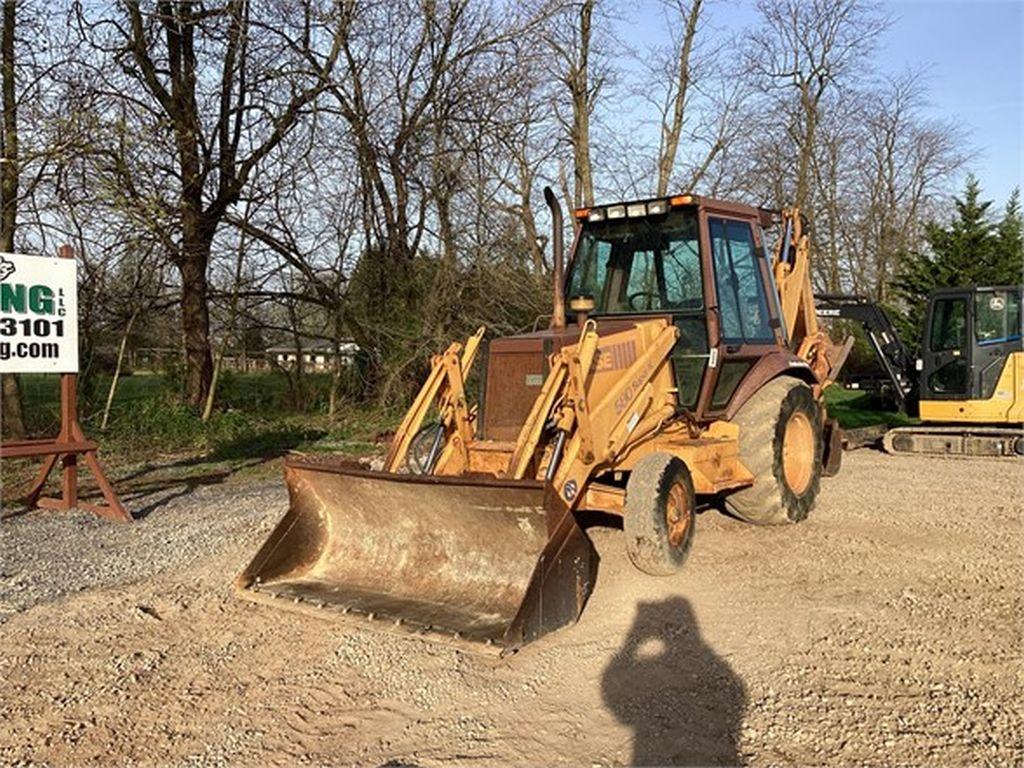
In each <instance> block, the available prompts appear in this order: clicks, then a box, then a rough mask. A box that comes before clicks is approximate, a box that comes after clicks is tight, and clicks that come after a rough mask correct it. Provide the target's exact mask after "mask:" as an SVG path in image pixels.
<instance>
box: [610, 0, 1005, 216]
mask: <svg viewBox="0 0 1024 768" xmlns="http://www.w3.org/2000/svg"><path fill="white" fill-rule="evenodd" d="M882 7H883V10H884V11H885V12H887V13H888V14H889V15H890V16H891V18H892V25H891V26H890V27H889V28H888V29H887V30H886V31H885V33H883V35H882V36H881V37H880V39H879V40H878V47H877V50H876V51H875V53H874V54H873V57H872V58H873V63H874V64H875V67H876V68H877V69H878V70H879V71H880V72H882V73H891V74H901V73H903V72H905V71H907V70H908V69H909V70H914V71H918V70H922V69H923V70H924V72H925V76H926V83H927V85H928V95H929V99H930V103H929V104H928V107H927V110H928V113H929V114H931V115H933V116H935V117H938V118H949V119H953V120H955V121H957V122H959V123H960V124H961V126H962V127H963V128H964V129H965V130H966V131H967V133H968V136H969V137H970V142H971V148H972V149H974V150H975V151H976V152H977V153H978V156H977V158H976V159H975V160H974V161H973V162H972V163H971V165H970V167H969V170H971V171H973V172H974V174H975V175H976V176H977V177H978V180H979V182H980V183H981V185H982V191H983V194H984V197H985V198H986V199H994V200H995V201H996V205H997V206H1002V205H1003V204H1004V203H1005V201H1006V199H1007V197H1008V196H1009V194H1010V191H1011V190H1012V189H1013V188H1014V187H1017V186H1024V184H1022V177H1024V157H1022V152H1021V145H1022V143H1024V122H1022V98H1021V96H1022V92H1024V54H1022V49H1024V0H906V1H904V2H883V3H882ZM709 13H710V14H711V17H710V18H711V22H712V23H713V24H714V25H715V26H716V27H719V28H728V29H739V28H742V27H744V26H750V25H753V24H755V23H756V22H757V13H756V10H755V7H754V2H753V0H720V2H718V3H714V4H709ZM619 18H620V22H619V25H618V26H619V29H618V34H619V35H620V37H621V39H622V40H623V41H624V42H625V43H626V44H627V45H630V46H631V47H634V48H636V49H638V50H643V48H644V46H645V45H649V44H651V43H656V44H657V43H667V42H668V33H667V31H666V29H665V23H664V18H665V17H664V13H663V12H662V10H661V6H660V4H659V2H658V0H638V2H637V4H636V5H635V6H632V7H629V8H628V9H627V8H626V7H623V8H622V9H621V14H620V17H619Z"/></svg>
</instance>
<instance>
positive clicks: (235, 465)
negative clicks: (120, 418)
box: [2, 427, 327, 520]
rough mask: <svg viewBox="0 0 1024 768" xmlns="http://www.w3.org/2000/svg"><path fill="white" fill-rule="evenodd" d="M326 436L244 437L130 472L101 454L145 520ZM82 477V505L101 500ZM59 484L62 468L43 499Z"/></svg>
mask: <svg viewBox="0 0 1024 768" xmlns="http://www.w3.org/2000/svg"><path fill="white" fill-rule="evenodd" d="M326 435H327V433H326V432H325V431H323V430H318V429H306V428H299V427H294V428H286V429H280V430H274V431H273V432H264V433H260V434H257V435H252V436H243V437H240V438H238V439H236V440H232V441H230V442H225V443H223V444H221V445H218V446H217V447H216V448H215V449H214V450H213V451H211V452H210V453H207V454H205V455H202V456H189V457H186V458H182V459H178V460H175V461H167V462H159V461H150V462H146V463H144V464H142V465H141V466H138V467H136V468H135V469H134V470H133V471H132V472H129V473H128V474H121V473H117V472H110V468H109V466H106V463H105V462H104V460H103V457H102V456H101V457H100V461H101V463H104V465H105V468H106V469H107V470H108V476H109V477H110V479H111V481H112V482H113V484H114V488H115V490H116V491H117V493H118V496H119V497H120V499H121V502H122V503H123V504H124V506H125V508H126V509H127V510H128V512H129V513H130V514H131V515H132V517H133V518H135V519H136V520H141V519H143V518H145V517H147V516H148V515H150V514H151V513H153V512H154V511H156V510H157V509H160V508H161V507H163V506H166V505H167V504H169V503H170V502H172V501H174V500H175V499H180V498H182V497H185V496H188V495H190V494H192V493H193V492H194V491H195V490H196V489H197V488H200V487H202V486H208V485H218V484H220V483H223V482H225V481H227V480H228V479H229V478H230V477H231V476H232V475H234V474H236V473H238V472H240V471H242V470H247V469H253V468H255V467H259V466H262V465H264V464H267V463H269V462H271V461H274V460H275V459H279V458H281V457H282V456H285V455H286V454H287V453H288V452H289V451H292V450H295V449H296V448H298V447H299V446H300V445H303V444H306V443H310V442H313V441H315V440H319V439H321V438H323V437H325V436H326ZM79 477H80V480H81V481H82V482H83V484H82V487H81V492H80V498H81V499H82V500H83V501H92V502H101V501H102V498H101V497H100V495H99V491H98V489H97V488H96V487H95V485H94V483H93V482H91V481H92V478H91V477H90V475H89V474H88V473H87V472H86V473H80V474H79ZM59 481H60V472H59V467H58V468H57V469H55V470H54V471H53V473H52V474H51V475H50V482H49V487H48V489H47V491H46V492H44V495H47V494H49V493H54V494H55V493H59V491H58V490H57V489H56V488H55V487H54V486H56V485H57V484H58V483H59ZM14 506H16V505H14ZM25 511H26V510H24V509H15V510H13V511H11V512H8V513H7V514H5V515H3V516H2V517H3V518H7V517H16V516H17V515H19V514H23V513H24V512H25Z"/></svg>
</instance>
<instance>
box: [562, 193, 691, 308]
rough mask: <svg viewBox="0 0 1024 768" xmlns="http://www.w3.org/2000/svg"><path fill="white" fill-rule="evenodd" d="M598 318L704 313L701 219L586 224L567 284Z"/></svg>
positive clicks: (686, 213) (675, 216)
mask: <svg viewBox="0 0 1024 768" xmlns="http://www.w3.org/2000/svg"><path fill="white" fill-rule="evenodd" d="M568 286H569V287H568V291H569V298H572V297H574V296H590V297H591V298H593V299H594V313H595V314H615V313H623V314H624V313H630V312H649V311H652V310H654V311H658V310H665V311H687V310H698V311H699V310H700V309H702V308H703V306H704V298H703V290H702V283H701V269H700V247H699V238H698V231H697V215H696V211H695V210H693V209H688V210H686V209H684V210H675V211H672V212H670V213H669V214H667V215H665V216H660V217H648V218H643V219H624V220H619V221H603V222H595V223H587V224H585V225H584V228H583V231H582V232H581V233H580V241H579V245H578V246H577V250H576V258H575V259H574V260H573V264H572V271H571V273H570V275H569V281H568Z"/></svg>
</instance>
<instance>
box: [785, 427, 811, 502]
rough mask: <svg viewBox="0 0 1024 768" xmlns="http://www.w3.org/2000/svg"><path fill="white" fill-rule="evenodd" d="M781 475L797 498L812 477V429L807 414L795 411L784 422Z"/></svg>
mask: <svg viewBox="0 0 1024 768" xmlns="http://www.w3.org/2000/svg"><path fill="white" fill-rule="evenodd" d="M782 473H783V475H784V476H785V478H786V485H788V486H789V488H790V490H791V491H793V493H795V494H796V495H797V496H799V495H801V494H803V493H804V491H806V490H807V488H808V487H809V486H810V484H811V478H812V477H813V475H814V428H813V427H812V426H811V420H810V419H809V418H807V414H805V413H803V412H802V411H797V412H796V413H794V414H793V415H792V416H790V417H789V420H788V421H787V422H786V430H785V432H784V433H783V437H782Z"/></svg>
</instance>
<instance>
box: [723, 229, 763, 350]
mask: <svg viewBox="0 0 1024 768" xmlns="http://www.w3.org/2000/svg"><path fill="white" fill-rule="evenodd" d="M708 228H709V234H710V235H711V250H712V257H713V259H714V264H715V287H716V289H717V292H718V309H719V313H720V315H721V320H722V336H723V337H724V338H725V340H726V341H739V342H751V343H765V342H773V341H774V340H775V335H774V333H773V332H772V329H771V325H770V324H769V319H768V302H767V300H766V299H765V290H764V281H763V279H762V275H761V267H760V264H759V263H758V256H757V251H756V249H755V248H754V233H753V231H752V230H751V228H750V224H748V223H746V222H743V221H730V220H728V219H716V218H709V219H708Z"/></svg>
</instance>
